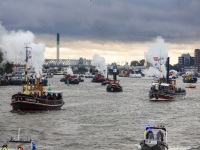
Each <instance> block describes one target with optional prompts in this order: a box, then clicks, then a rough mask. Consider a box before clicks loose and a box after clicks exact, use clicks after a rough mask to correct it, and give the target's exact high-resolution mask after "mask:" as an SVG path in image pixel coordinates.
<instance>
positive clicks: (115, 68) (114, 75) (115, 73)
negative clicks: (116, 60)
mask: <svg viewBox="0 0 200 150" xmlns="http://www.w3.org/2000/svg"><path fill="white" fill-rule="evenodd" d="M113 80H117V66H113Z"/></svg>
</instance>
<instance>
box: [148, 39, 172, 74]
mask: <svg viewBox="0 0 200 150" xmlns="http://www.w3.org/2000/svg"><path fill="white" fill-rule="evenodd" d="M169 47H170V44H168V43H165V41H164V39H163V38H162V37H157V38H156V39H155V40H154V43H152V44H150V45H149V50H148V51H147V52H145V55H144V57H145V59H146V60H147V62H149V63H150V64H151V65H152V66H154V67H150V68H149V69H148V70H145V71H144V72H145V73H146V74H147V75H149V76H150V75H151V76H153V75H155V76H159V74H160V73H159V71H155V68H157V69H156V70H159V69H160V64H161V72H162V75H163V76H164V77H166V73H167V69H166V66H165V64H166V61H167V57H168V50H169ZM154 57H157V58H158V59H159V61H155V60H154ZM153 68H154V69H153Z"/></svg>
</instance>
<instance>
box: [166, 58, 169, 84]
mask: <svg viewBox="0 0 200 150" xmlns="http://www.w3.org/2000/svg"><path fill="white" fill-rule="evenodd" d="M166 79H167V83H169V57H167V76H166Z"/></svg>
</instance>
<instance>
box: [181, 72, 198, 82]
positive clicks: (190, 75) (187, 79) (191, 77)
mask: <svg viewBox="0 0 200 150" xmlns="http://www.w3.org/2000/svg"><path fill="white" fill-rule="evenodd" d="M183 82H184V83H196V82H197V77H195V76H194V74H193V73H187V75H185V76H184V77H183Z"/></svg>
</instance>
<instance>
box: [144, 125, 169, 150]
mask: <svg viewBox="0 0 200 150" xmlns="http://www.w3.org/2000/svg"><path fill="white" fill-rule="evenodd" d="M159 130H160V132H159ZM155 131H156V133H155ZM162 131H164V132H165V133H163V132H162ZM140 146H141V150H167V149H168V144H167V130H166V129H165V128H164V126H158V127H150V126H148V127H147V128H146V130H145V132H144V140H142V141H141V142H140Z"/></svg>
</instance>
